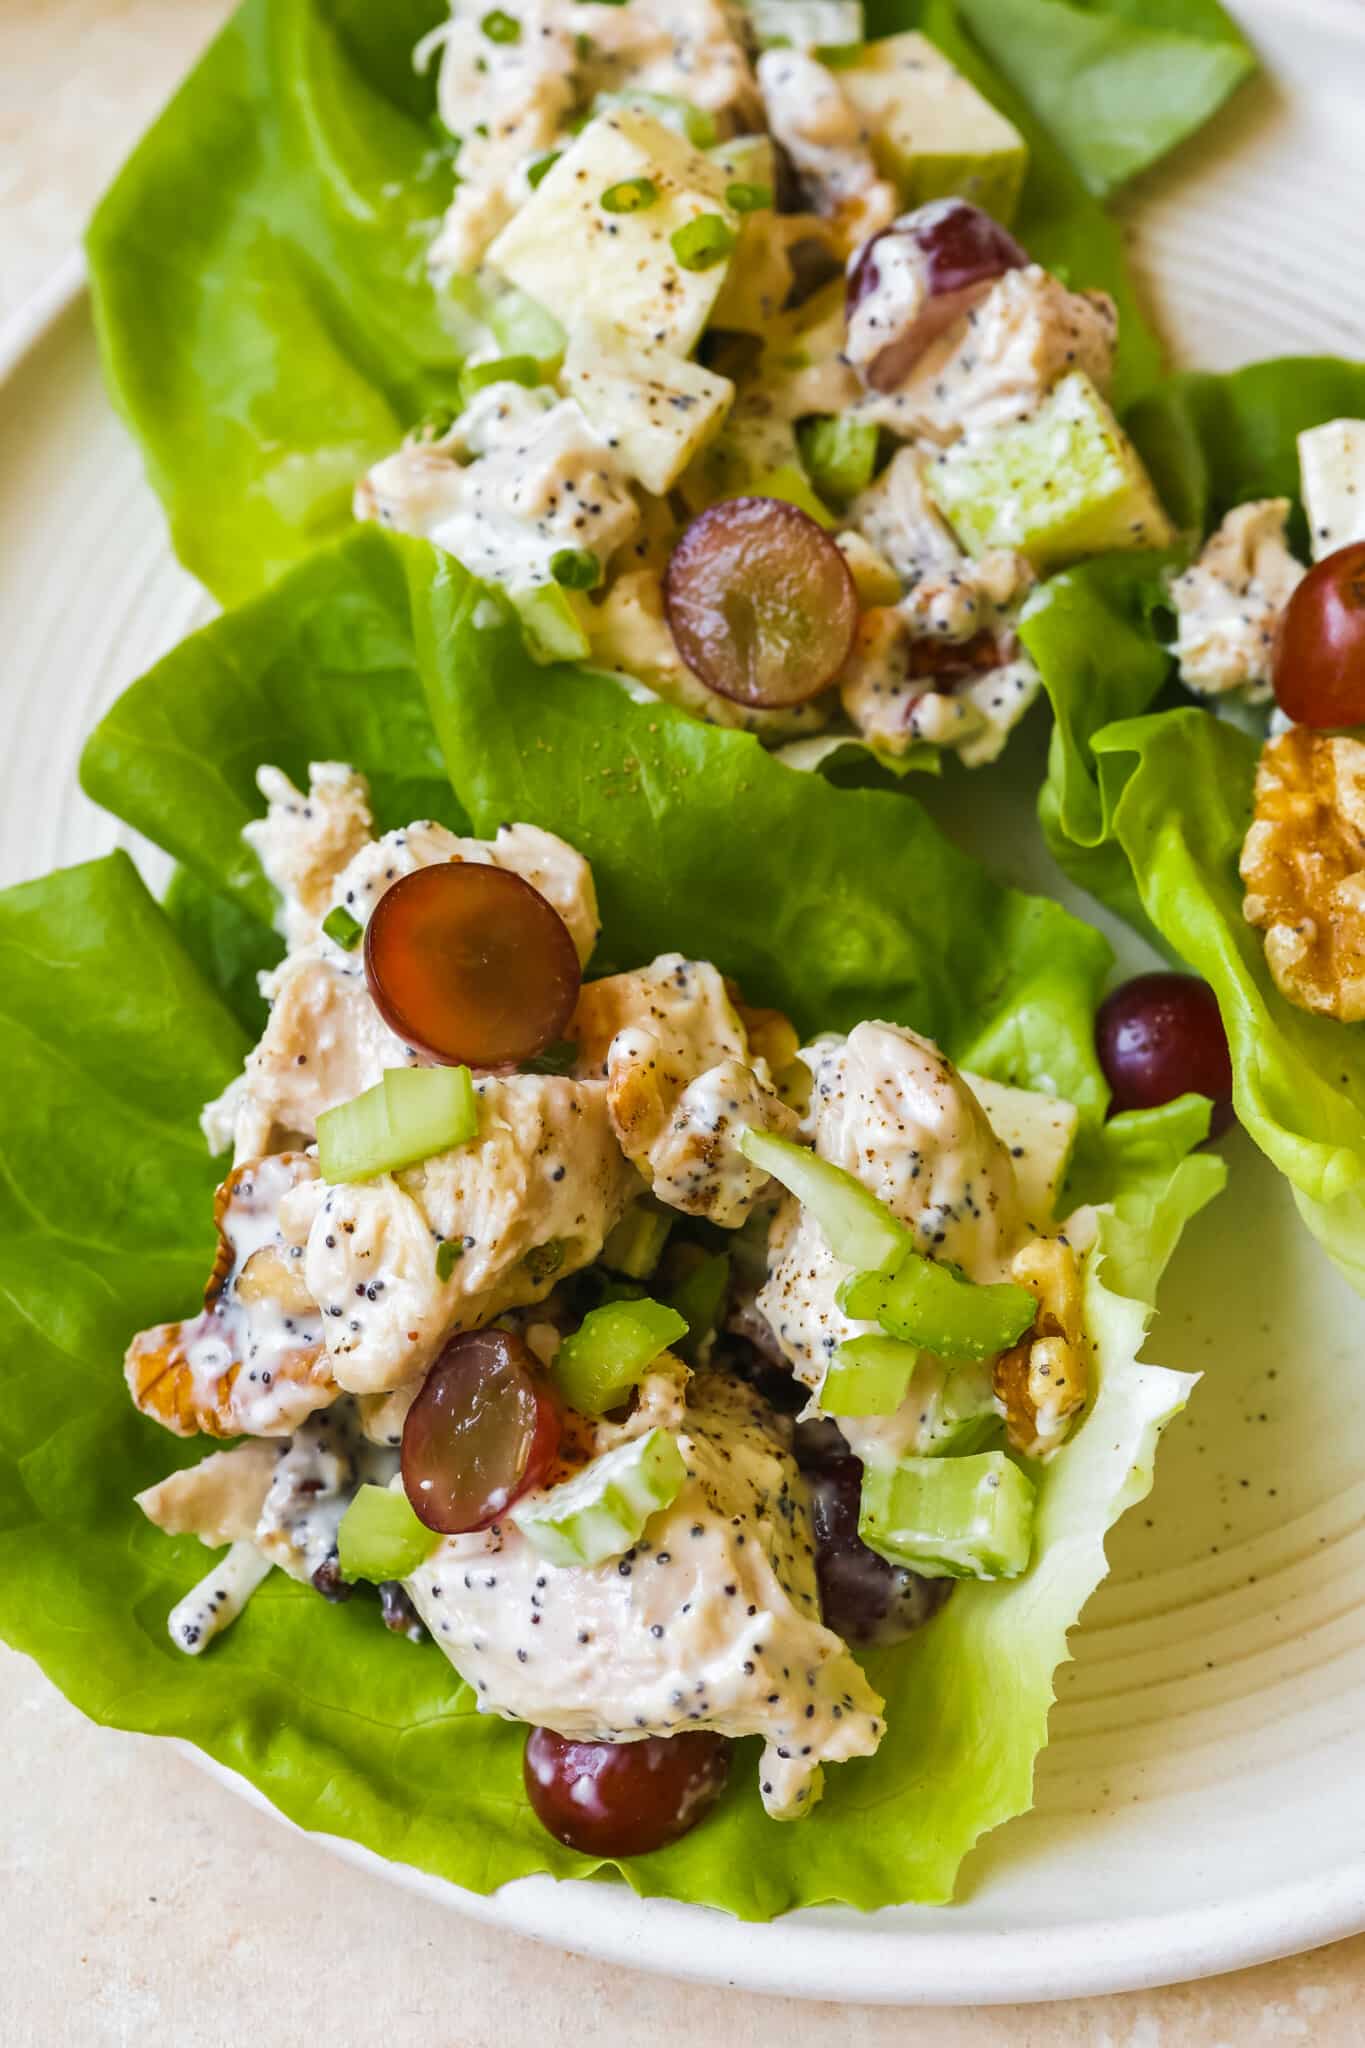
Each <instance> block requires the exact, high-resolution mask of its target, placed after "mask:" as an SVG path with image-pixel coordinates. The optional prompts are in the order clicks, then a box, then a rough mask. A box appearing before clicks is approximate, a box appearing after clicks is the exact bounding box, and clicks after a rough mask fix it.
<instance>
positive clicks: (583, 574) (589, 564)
mask: <svg viewBox="0 0 1365 2048" xmlns="http://www.w3.org/2000/svg"><path fill="white" fill-rule="evenodd" d="M550 574H551V575H552V576H553V577H554V579H555V582H556V583H558V584H560V585H561V586H562V588H563V589H565V590H595V589H596V587H597V585H598V584H599V583H600V582H601V581H602V564H601V562H600V561H599V560H598V558H597V556H596V555H595V554H594V553H593V551H592V549H591V548H559V549H557V550H556V552H555V553H554V554H553V555H551V557H550Z"/></svg>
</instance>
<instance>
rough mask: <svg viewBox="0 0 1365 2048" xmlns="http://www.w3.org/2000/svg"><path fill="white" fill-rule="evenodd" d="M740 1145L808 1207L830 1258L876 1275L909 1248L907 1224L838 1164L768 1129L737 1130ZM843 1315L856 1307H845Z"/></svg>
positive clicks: (757, 1164)
mask: <svg viewBox="0 0 1365 2048" xmlns="http://www.w3.org/2000/svg"><path fill="white" fill-rule="evenodd" d="M739 1149H740V1151H741V1152H742V1153H743V1154H744V1156H745V1158H746V1159H751V1160H752V1161H753V1163H754V1165H755V1166H759V1167H762V1169H763V1171H764V1172H765V1173H770V1174H771V1175H772V1177H773V1179H774V1180H776V1181H780V1182H781V1183H782V1185H783V1187H784V1188H786V1189H787V1191H788V1193H789V1194H793V1195H795V1196H796V1199H797V1201H798V1202H800V1203H801V1204H802V1206H803V1207H804V1208H807V1209H809V1210H810V1212H811V1214H812V1216H814V1218H815V1220H816V1222H817V1223H818V1224H819V1225H820V1228H821V1230H823V1231H824V1233H825V1236H826V1237H827V1238H828V1240H829V1248H830V1250H831V1251H832V1252H833V1254H834V1256H835V1258H836V1259H841V1260H842V1261H843V1263H844V1264H845V1265H846V1266H854V1267H857V1268H858V1269H859V1270H860V1271H869V1272H874V1273H875V1272H878V1271H879V1270H880V1269H881V1268H883V1267H887V1266H890V1265H891V1264H892V1263H893V1262H894V1261H895V1260H897V1259H899V1258H901V1257H902V1256H903V1255H904V1253H905V1252H907V1251H909V1250H910V1249H911V1248H912V1242H913V1241H912V1239H911V1236H910V1232H909V1231H908V1230H907V1228H906V1226H905V1225H904V1224H903V1223H902V1222H900V1220H899V1219H898V1218H897V1217H895V1216H893V1215H892V1214H891V1211H890V1210H889V1209H888V1208H887V1206H886V1204H885V1203H884V1202H879V1201H878V1200H877V1197H876V1196H875V1195H874V1194H873V1193H872V1192H871V1190H870V1189H868V1188H865V1187H864V1186H863V1184H862V1182H861V1181H859V1180H855V1179H854V1177H853V1175H852V1174H851V1173H845V1171H844V1169H843V1167H842V1166H831V1164H830V1162H829V1161H828V1160H827V1159H821V1158H819V1157H817V1155H816V1154H815V1153H814V1152H812V1151H810V1150H809V1149H808V1148H807V1147H806V1146H805V1145H798V1144H796V1143H795V1142H794V1141H793V1140H792V1139H791V1138H778V1137H774V1136H773V1134H772V1133H771V1132H770V1131H754V1130H745V1131H742V1132H741V1133H740V1137H739ZM848 1313H849V1314H850V1315H852V1314H855V1313H861V1311H855V1310H852V1309H850V1310H849V1311H848ZM867 1320H869V1321H875V1320H876V1318H875V1317H871V1316H869V1317H868V1318H867ZM892 1334H893V1335H899V1334H900V1333H899V1332H893V1333H892ZM909 1341H910V1342H912V1343H913V1342H915V1341H916V1340H915V1339H914V1338H911V1339H910V1340H909Z"/></svg>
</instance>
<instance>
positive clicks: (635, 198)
mask: <svg viewBox="0 0 1365 2048" xmlns="http://www.w3.org/2000/svg"><path fill="white" fill-rule="evenodd" d="M658 197H659V188H658V186H657V185H656V184H655V182H654V180H653V179H652V178H622V179H621V181H620V183H619V184H617V185H608V187H607V189H606V191H605V192H604V193H603V194H602V198H601V202H600V203H601V207H602V211H603V212H604V213H643V212H644V210H645V208H646V207H647V206H653V205H654V204H655V202H656V201H657V199H658Z"/></svg>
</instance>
